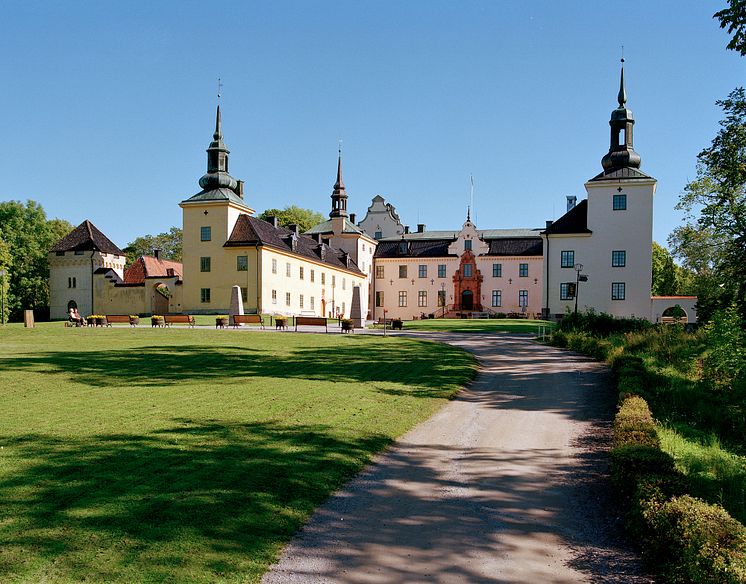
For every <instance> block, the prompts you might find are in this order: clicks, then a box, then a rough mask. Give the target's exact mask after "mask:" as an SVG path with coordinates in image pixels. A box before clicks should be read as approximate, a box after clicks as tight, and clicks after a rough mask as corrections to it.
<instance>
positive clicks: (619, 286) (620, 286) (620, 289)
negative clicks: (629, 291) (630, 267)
mask: <svg viewBox="0 0 746 584" xmlns="http://www.w3.org/2000/svg"><path fill="white" fill-rule="evenodd" d="M625 288H626V286H625V284H624V282H612V283H611V299H612V300H624V295H625V292H626V290H625Z"/></svg>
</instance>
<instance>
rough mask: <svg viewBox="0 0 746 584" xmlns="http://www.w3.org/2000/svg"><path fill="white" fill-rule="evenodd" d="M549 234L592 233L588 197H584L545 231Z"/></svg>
mask: <svg viewBox="0 0 746 584" xmlns="http://www.w3.org/2000/svg"><path fill="white" fill-rule="evenodd" d="M543 233H546V234H547V235H557V234H565V233H567V234H570V233H592V231H591V230H590V229H588V199H583V200H582V201H580V202H579V203H578V204H577V205H575V206H574V207H573V208H572V209H570V210H569V211H568V212H567V213H565V214H564V215H562V217H560V218H559V219H557V221H555V222H554V223H552V224H551V225H550V226H549V227H548V228H547V229H545V230H544V231H543Z"/></svg>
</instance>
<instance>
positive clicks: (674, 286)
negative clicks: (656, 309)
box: [651, 241, 679, 296]
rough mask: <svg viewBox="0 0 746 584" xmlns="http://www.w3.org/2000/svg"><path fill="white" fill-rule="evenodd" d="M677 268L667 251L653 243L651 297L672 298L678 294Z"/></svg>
mask: <svg viewBox="0 0 746 584" xmlns="http://www.w3.org/2000/svg"><path fill="white" fill-rule="evenodd" d="M678 272H679V270H678V266H677V265H676V263H675V262H674V261H673V256H672V255H671V254H670V253H669V251H668V250H667V249H666V248H665V247H663V246H662V245H659V244H658V243H656V242H655V241H654V242H653V285H652V290H651V292H652V294H653V296H674V295H676V294H679V274H678Z"/></svg>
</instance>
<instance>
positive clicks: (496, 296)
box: [492, 290, 503, 306]
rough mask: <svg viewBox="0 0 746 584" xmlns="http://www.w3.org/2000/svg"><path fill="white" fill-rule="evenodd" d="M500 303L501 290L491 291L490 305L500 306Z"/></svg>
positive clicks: (501, 303)
mask: <svg viewBox="0 0 746 584" xmlns="http://www.w3.org/2000/svg"><path fill="white" fill-rule="evenodd" d="M502 305H503V293H502V290H493V291H492V306H502Z"/></svg>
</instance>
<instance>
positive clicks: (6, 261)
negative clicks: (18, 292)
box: [0, 233, 12, 322]
mask: <svg viewBox="0 0 746 584" xmlns="http://www.w3.org/2000/svg"><path fill="white" fill-rule="evenodd" d="M11 261H12V259H11V257H10V248H9V247H8V244H6V243H5V242H4V241H3V240H2V233H0V270H4V271H5V276H3V277H2V278H0V295H3V297H4V298H5V302H4V304H5V305H4V306H3V307H2V308H0V310H4V311H5V313H4V314H2V313H0V321H1V322H8V316H9V312H10V310H9V304H8V300H9V298H8V292H9V290H10V266H11Z"/></svg>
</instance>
